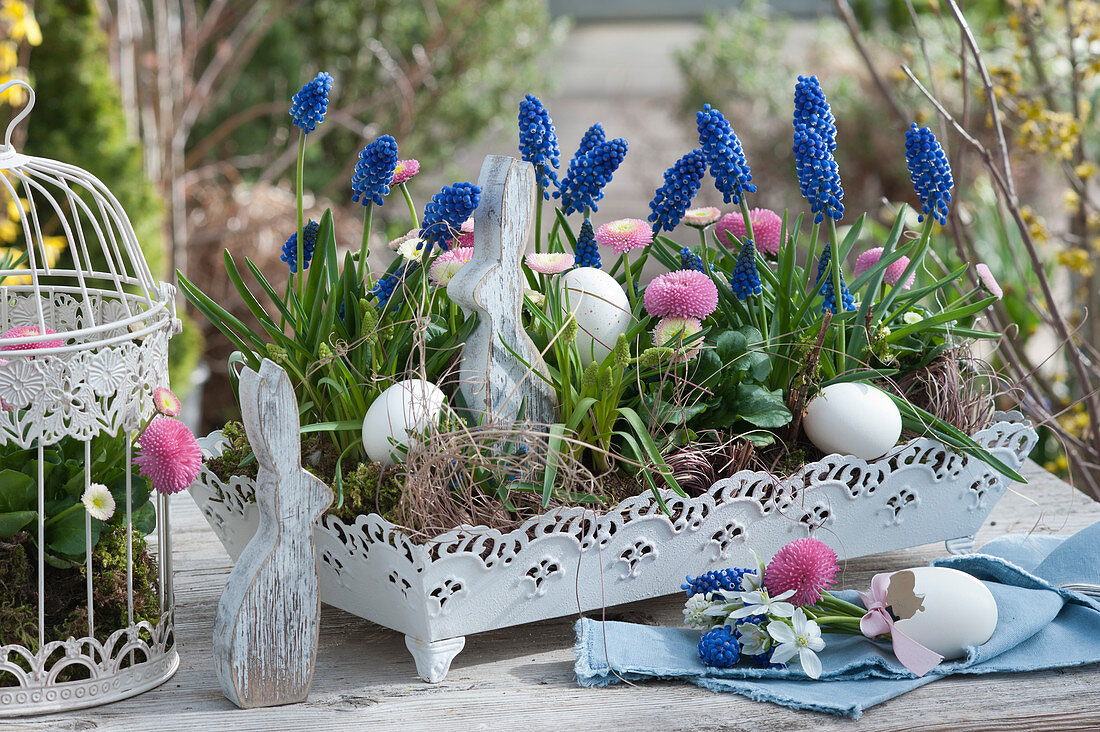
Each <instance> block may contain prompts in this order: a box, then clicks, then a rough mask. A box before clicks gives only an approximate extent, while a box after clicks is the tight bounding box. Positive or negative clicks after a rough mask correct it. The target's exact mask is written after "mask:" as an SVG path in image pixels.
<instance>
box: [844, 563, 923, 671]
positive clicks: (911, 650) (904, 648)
mask: <svg viewBox="0 0 1100 732" xmlns="http://www.w3.org/2000/svg"><path fill="white" fill-rule="evenodd" d="M889 586H890V575H889V574H876V575H875V576H874V577H872V578H871V591H870V592H860V593H859V596H860V597H861V598H862V599H863V606H864V607H866V608H867V614H866V615H864V616H863V617H862V618H860V620H859V629H860V630H861V631H862V632H863V635H865V636H867V637H868V638H871V639H874V638H875V637H877V636H880V635H883V634H885V633H889V634H890V638H891V640H892V642H893V645H894V655H895V656H897V657H898V660H899V661H901V664H902V665H903V666H905V668H907V669H909V670H910V671H912V672H913V673H915V674H916V675H917V676H924V675H925V674H926V673H928V672H929V671H931V670H932V669H933V668H935V667H936V666H937V665H939V662H940V661H942V660H943V656H941V655H940V654H938V653H936V652H935V651H933V650H931V649H929V648H926V647H924V646H922V645H921V644H920V643H917V642H916V641H915V640H913V639H912V638H910V637H909V636H907V635H906V634H905V633H903V632H902V631H900V630H898V628H897V627H896V626H895V625H894V618H893V616H892V615H890V611H889V610H887V609H886V590H887V588H888V587H889Z"/></svg>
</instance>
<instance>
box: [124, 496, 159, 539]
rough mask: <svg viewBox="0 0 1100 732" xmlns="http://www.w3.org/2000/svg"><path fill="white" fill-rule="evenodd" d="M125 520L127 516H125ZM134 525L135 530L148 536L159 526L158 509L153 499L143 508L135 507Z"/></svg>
mask: <svg viewBox="0 0 1100 732" xmlns="http://www.w3.org/2000/svg"><path fill="white" fill-rule="evenodd" d="M123 520H125V517H124V518H123ZM132 525H133V527H134V531H137V532H138V533H140V534H141V535H142V536H148V535H149V534H151V533H153V531H155V530H156V528H157V511H156V509H155V508H154V507H153V502H152V501H146V502H145V503H144V504H143V505H142V507H141V508H136V509H134V513H133V519H132Z"/></svg>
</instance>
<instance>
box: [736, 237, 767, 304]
mask: <svg viewBox="0 0 1100 732" xmlns="http://www.w3.org/2000/svg"><path fill="white" fill-rule="evenodd" d="M730 287H731V288H732V289H733V294H734V295H736V296H737V297H738V299H740V300H744V299H745V298H747V297H748V296H749V295H759V294H760V293H761V292H763V289H762V288H761V287H760V272H759V271H757V269H756V246H755V245H754V244H753V243H752V239H746V240H745V243H744V244H742V245H741V253H740V254H738V255H737V264H736V266H734V268H733V275H732V276H731V277H730Z"/></svg>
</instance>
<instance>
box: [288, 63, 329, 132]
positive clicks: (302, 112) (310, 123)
mask: <svg viewBox="0 0 1100 732" xmlns="http://www.w3.org/2000/svg"><path fill="white" fill-rule="evenodd" d="M330 91H332V77H331V76H329V75H328V74H327V73H325V72H324V71H321V72H319V73H318V74H317V76H315V77H313V80H312V81H310V82H309V83H307V84H306V85H305V86H303V87H302V88H301V89H299V90H298V93H297V94H295V95H294V96H293V97H292V98H291V102H290V118H291V120H293V122H294V126H295V127H297V128H298V129H300V130H301V131H302V132H304V133H305V134H307V135H308V134H309V133H310V132H313V130H314V129H316V128H317V125H319V124H321V123H322V122H324V121H325V112H327V111H328V93H329V92H330Z"/></svg>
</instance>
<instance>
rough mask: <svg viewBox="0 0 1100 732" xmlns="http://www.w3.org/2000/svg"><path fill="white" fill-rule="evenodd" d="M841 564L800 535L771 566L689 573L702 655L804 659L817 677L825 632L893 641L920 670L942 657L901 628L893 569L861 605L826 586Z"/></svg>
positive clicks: (769, 664)
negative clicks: (891, 597)
mask: <svg viewBox="0 0 1100 732" xmlns="http://www.w3.org/2000/svg"><path fill="white" fill-rule="evenodd" d="M837 569H838V566H837V556H836V553H835V552H833V550H832V549H830V548H829V547H828V546H827V545H825V544H824V543H823V542H821V541H819V540H817V539H796V540H795V541H792V542H790V543H789V544H787V545H786V546H784V547H783V548H782V549H780V550H779V551H778V552H777V553H776V555H775V557H774V558H772V560H771V562H769V563H768V565H767V566H766V567H765V566H764V563H763V562H761V561H760V560H759V559H757V567H756V569H746V568H730V569H722V570H713V571H710V572H706V573H705V574H702V575H700V576H698V577H692V576H690V575H689V576H688V577H687V581H686V582H685V583H684V584H683V585H681V587H682V588H683V589H684V590H686V591H687V594H688V600H687V603H686V605H685V606H684V622H685V624H686V625H687V626H688V627H690V628H700V629H706V632H705V633H704V634H703V637H702V639H701V640H700V641H699V658H700V660H702V662H703V663H704V664H706V665H707V666H713V667H715V668H730V667H732V666H734V665H736V664H737V663H738V662H739V661H740V660H742V659H748V660H751V661H752V662H753V663H755V664H756V665H757V666H761V667H764V668H785V667H786V666H787V665H788V664H789V663H790V662H791V661H792V660H795V659H797V661H798V663H799V665H800V666H801V667H802V670H803V671H804V672H805V673H806V675H807V676H809V677H810V678H812V679H816V678H819V677H820V676H821V659H820V658H818V655H817V654H818V653H820V652H821V651H822V650H824V649H825V640H824V638H822V635H821V634H822V632H828V633H846V634H849V635H864V636H867V637H868V638H871V639H882V640H886V639H889V640H890V641H891V642H892V643H893V647H894V652H895V653H896V654H897V656H898V660H900V661H901V662H902V664H903V665H904V666H905V667H906V668H908V669H909V670H910V671H912V672H913V673H915V674H916V675H918V676H923V675H924V674H925V673H927V672H928V671H930V670H931V669H932V668H933V667H934V666H936V665H937V664H938V663H939V662H940V661H942V660H943V658H944V657H943V656H942V655H940V654H939V653H937V652H935V651H933V650H931V649H929V648H927V647H925V646H924V645H922V644H921V643H920V642H918V641H916V640H914V639H912V638H909V637H908V636H906V635H905V634H904V633H903V632H901V631H900V630H898V629H896V628H895V627H894V617H893V616H892V614H891V612H890V609H889V607H888V606H887V605H886V598H885V592H886V588H887V587H888V585H889V575H876V576H875V579H874V580H873V581H872V588H871V591H870V592H868V593H860V595H861V597H862V599H863V602H864V604H865V605H866V607H860V606H859V605H856V604H854V603H851V602H848V601H846V600H843V599H841V598H840V597H838V596H837V595H835V594H834V593H832V592H828V591H827V588H829V587H831V586H832V585H833V582H834V577H835V576H836V572H837ZM941 571H942V570H941ZM880 578H881V579H880ZM993 622H994V625H995V624H996V620H995V619H994V621H993ZM990 632H992V630H990ZM988 637H989V636H988V635H986V636H985V638H984V639H988ZM984 639H983V641H982V642H984Z"/></svg>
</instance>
